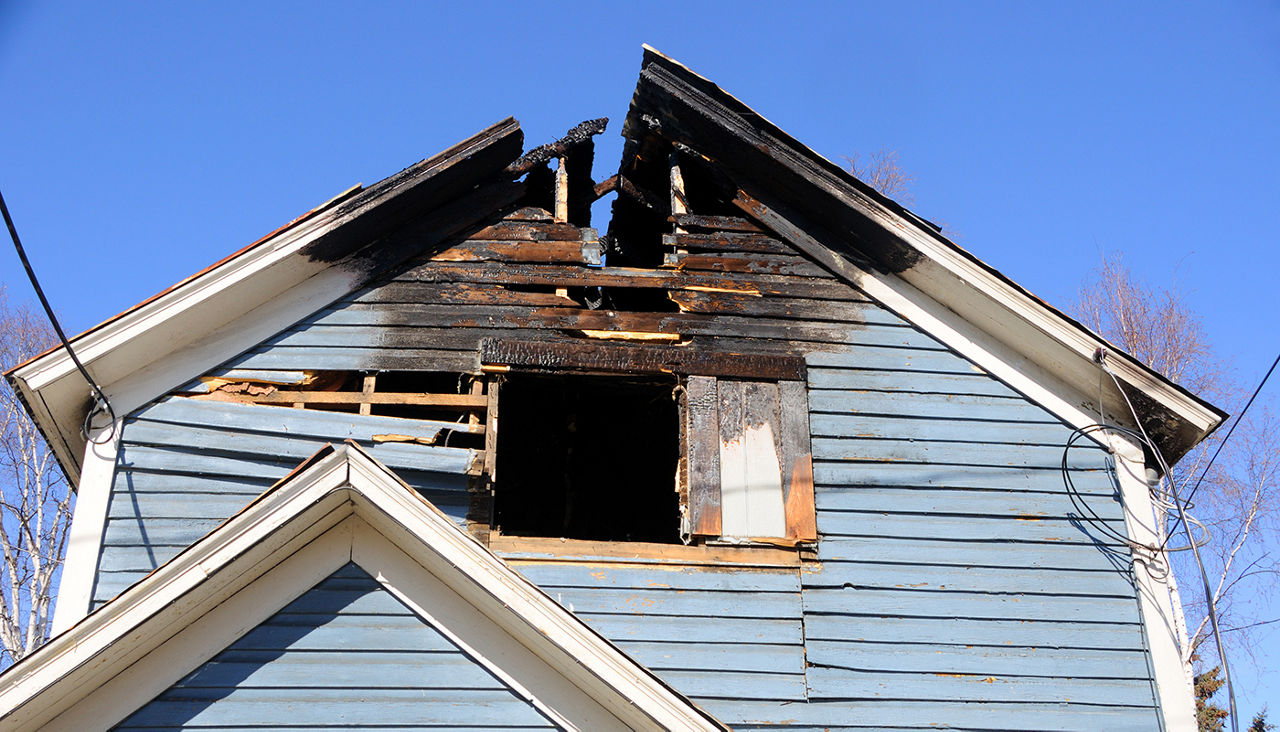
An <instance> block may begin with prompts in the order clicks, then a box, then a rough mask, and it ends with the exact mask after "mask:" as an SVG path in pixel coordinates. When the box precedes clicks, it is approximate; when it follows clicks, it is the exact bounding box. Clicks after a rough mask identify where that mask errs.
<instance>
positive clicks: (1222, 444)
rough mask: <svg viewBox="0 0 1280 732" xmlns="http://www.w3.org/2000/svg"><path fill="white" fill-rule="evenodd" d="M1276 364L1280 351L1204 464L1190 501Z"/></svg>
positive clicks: (1192, 489)
mask: <svg viewBox="0 0 1280 732" xmlns="http://www.w3.org/2000/svg"><path fill="white" fill-rule="evenodd" d="M1276 364H1280V353H1278V354H1276V360H1274V361H1272V362H1271V368H1269V369H1267V373H1266V375H1265V376H1263V377H1262V381H1260V382H1258V388H1257V389H1254V390H1253V396H1251V397H1249V401H1248V402H1246V403H1245V405H1244V409H1241V410H1240V416H1238V417H1236V421H1235V422H1233V423H1231V429H1229V430H1227V436H1226V437H1224V438H1222V442H1219V443H1218V449H1217V450H1214V451H1213V457H1211V458H1209V463H1208V464H1207V465H1205V466H1204V470H1203V471H1202V472H1201V473H1200V477H1199V478H1197V479H1196V484H1195V485H1193V486H1191V492H1190V493H1188V494H1187V500H1188V501H1190V500H1191V499H1192V498H1194V497H1195V495H1196V491H1197V490H1199V489H1200V482H1201V481H1203V480H1204V476H1206V475H1208V474H1209V468H1212V467H1213V461H1214V460H1217V459H1218V454H1219V453H1221V452H1222V447H1223V446H1224V445H1226V444H1227V440H1230V439H1231V433H1233V432H1235V431H1236V426H1237V425H1239V424H1240V423H1241V422H1243V421H1244V415H1245V413H1246V412H1248V411H1249V407H1251V406H1253V400H1254V399H1257V398H1258V392H1260V391H1262V387H1263V386H1266V384H1267V379H1270V378H1271V372H1273V371H1275V370H1276Z"/></svg>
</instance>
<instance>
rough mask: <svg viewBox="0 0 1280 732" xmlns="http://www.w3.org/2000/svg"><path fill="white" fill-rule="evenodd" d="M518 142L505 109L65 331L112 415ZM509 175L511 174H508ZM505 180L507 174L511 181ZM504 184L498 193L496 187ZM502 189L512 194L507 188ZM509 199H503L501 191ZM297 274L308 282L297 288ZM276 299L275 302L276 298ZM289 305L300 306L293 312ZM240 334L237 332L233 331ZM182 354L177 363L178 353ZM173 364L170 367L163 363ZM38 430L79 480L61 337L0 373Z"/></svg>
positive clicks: (493, 176) (367, 252) (366, 256)
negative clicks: (496, 118) (451, 141)
mask: <svg viewBox="0 0 1280 732" xmlns="http://www.w3.org/2000/svg"><path fill="white" fill-rule="evenodd" d="M522 148H523V135H522V133H521V131H520V125H519V123H518V122H517V121H515V120H514V119H512V118H507V119H505V120H503V121H502V122H499V123H497V124H495V125H492V126H490V127H488V128H487V129H485V130H483V131H482V132H480V133H478V134H476V135H474V136H472V137H470V138H468V139H467V140H464V141H462V142H460V143H458V144H457V145H454V146H452V147H450V148H448V149H447V150H445V151H443V152H441V153H440V154H438V155H435V156H433V157H431V158H429V159H427V160H424V161H422V162H420V163H418V164H416V165H413V166H411V167H409V168H406V169H405V170H403V171H401V172H400V173H398V174H396V175H393V176H391V177H389V178H387V179H385V180H383V181H380V182H379V183H376V184H374V185H372V186H369V187H368V188H364V189H363V190H361V191H359V192H358V193H356V194H354V195H350V196H347V197H339V198H338V199H335V201H334V202H331V203H330V204H327V205H326V207H324V208H322V209H319V210H317V211H316V212H312V213H311V214H308V215H305V216H303V217H301V218H299V219H296V220H295V221H294V222H291V224H290V225H287V226H285V227H283V228H282V229H280V230H277V231H276V232H274V233H273V234H272V235H268V236H267V237H265V238H263V239H262V240H260V241H258V242H256V243H255V244H252V245H250V246H249V247H246V248H245V249H243V250H241V251H240V252H238V253H236V254H234V255H232V256H230V257H228V258H226V259H224V260H222V261H220V262H218V263H217V264H215V265H213V266H211V267H209V268H207V269H205V270H203V271H202V272H200V273H198V274H196V275H193V276H192V277H189V278H187V279H186V280H184V281H183V282H181V283H179V284H177V285H175V286H174V287H171V288H169V289H168V290H165V291H164V292H162V293H161V294H159V295H157V296H155V297H152V298H150V299H148V300H146V301H144V302H143V303H140V304H139V305H137V306H135V307H133V308H131V309H129V310H127V311H125V312H123V313H121V314H119V315H117V316H115V317H113V318H111V319H109V320H107V321H105V322H104V323H102V324H100V325H98V326H95V327H94V328H91V329H90V330H88V331H86V332H84V333H82V334H80V335H78V336H76V337H75V338H73V339H72V341H71V343H72V347H73V348H74V349H75V351H76V355H77V356H78V357H79V358H80V360H81V361H82V362H83V363H84V364H85V366H86V368H87V369H88V370H89V372H90V373H91V374H93V376H94V378H95V379H97V380H98V382H99V385H100V386H101V387H102V389H103V391H104V392H106V394H107V396H108V398H110V399H111V401H112V403H113V406H114V407H115V411H116V413H117V416H119V417H123V416H124V415H125V414H127V413H128V412H129V411H131V410H133V409H135V408H137V407H138V406H141V405H142V404H145V403H146V402H147V401H149V400H151V399H153V398H155V397H156V396H157V395H158V394H161V393H163V392H164V391H165V390H167V389H171V388H174V387H176V386H178V385H180V384H181V383H182V382H183V381H185V380H187V379H190V378H194V377H195V376H196V375H198V374H199V373H200V371H199V369H201V368H205V369H207V368H211V367H212V366H214V365H216V364H217V363H218V362H220V361H221V360H225V359H226V358H229V357H230V356H233V355H235V353H237V352H238V349H242V348H244V347H248V346H249V345H252V344H251V343H248V342H247V336H249V335H250V334H252V335H254V336H257V337H259V338H266V337H269V336H270V335H272V334H273V333H274V332H275V331H276V330H278V329H279V328H282V327H286V326H288V325H289V323H290V322H292V321H288V322H279V323H276V322H274V321H273V320H271V319H270V318H262V319H261V322H259V323H257V324H256V325H257V326H259V327H250V328H237V327H233V326H235V325H236V324H237V323H238V322H239V321H241V320H243V319H244V318H245V317H246V316H250V315H254V314H257V315H261V314H263V312H264V311H265V310H267V309H268V305H269V304H270V303H271V301H272V300H273V299H279V298H280V296H281V294H282V293H285V292H287V291H288V292H294V293H295V294H296V296H297V297H296V298H295V299H297V300H298V301H299V305H298V308H299V309H298V311H297V312H290V311H288V309H287V308H286V309H285V310H284V311H283V314H282V315H281V316H280V317H284V318H286V319H287V318H288V317H294V319H295V320H296V319H297V317H302V316H304V315H306V314H307V313H306V312H302V310H304V309H305V308H306V307H310V308H313V309H318V308H319V307H323V306H324V305H325V304H327V303H326V302H325V301H323V298H325V297H328V299H329V300H332V299H336V298H338V297H341V296H343V295H345V294H346V293H347V292H349V291H351V290H352V289H354V288H355V287H357V286H359V285H360V284H361V283H363V282H364V281H365V280H367V279H368V277H369V276H370V275H371V273H372V272H373V270H374V269H376V268H381V267H385V266H387V265H388V264H389V263H391V262H392V261H394V260H395V257H396V256H399V255H401V254H407V253H404V252H394V253H391V254H388V253H386V252H380V251H376V250H371V247H370V246H369V245H370V244H371V243H373V242H376V241H377V240H378V239H379V237H381V236H384V235H385V234H387V233H389V232H391V231H394V230H395V229H397V228H398V227H402V226H405V225H406V224H407V223H408V222H411V221H420V220H422V218H423V217H424V216H425V215H426V214H427V212H429V211H431V210H432V209H433V208H436V207H439V206H441V205H444V204H447V203H449V202H450V201H453V200H456V199H458V198H459V197H460V196H462V195H464V194H467V193H469V192H471V191H473V190H475V189H476V187H477V186H478V185H480V184H481V183H483V182H486V181H494V180H505V177H504V173H503V171H504V169H505V167H506V166H507V165H508V164H509V163H510V162H511V161H512V160H514V159H516V158H517V157H518V156H519V155H520V153H521V151H522ZM508 177H509V176H508ZM511 185H515V184H514V182H511ZM503 195H506V194H505V193H503ZM507 197H510V196H507ZM504 200H505V199H504ZM304 285H305V288H304ZM277 309H278V308H277ZM295 316H296V317H295ZM241 336H244V337H241ZM179 362H180V363H179ZM170 366H174V367H170ZM7 376H8V378H9V379H10V382H11V383H13V384H15V385H16V387H17V389H18V392H19V394H20V395H21V397H22V399H23V400H24V401H25V402H26V404H27V405H28V407H29V409H30V411H31V414H32V417H33V419H34V420H35V422H36V424H37V426H38V427H39V428H40V430H41V431H42V432H43V433H44V434H45V436H46V437H47V438H49V439H48V441H49V444H50V446H51V447H52V449H53V450H54V454H55V455H56V456H57V458H58V461H59V463H61V464H62V466H63V468H64V470H65V471H66V472H67V474H68V476H69V477H70V478H71V479H72V482H73V483H75V482H77V481H78V474H79V468H80V460H81V455H82V453H83V451H84V437H83V436H82V435H81V434H80V428H81V424H82V422H83V420H84V417H85V415H86V414H87V413H88V410H89V409H90V408H91V406H92V401H91V400H90V399H89V397H88V387H87V385H85V384H84V383H83V378H82V377H81V376H80V375H79V373H78V372H77V369H76V368H75V365H74V364H73V363H72V361H71V359H70V357H69V356H68V355H67V352H66V349H64V348H56V349H53V350H50V351H48V352H46V353H44V354H42V355H40V356H38V357H36V358H33V359H31V360H30V361H28V362H26V363H24V364H21V365H19V366H17V367H15V368H13V369H11V370H10V372H9V373H8V374H7Z"/></svg>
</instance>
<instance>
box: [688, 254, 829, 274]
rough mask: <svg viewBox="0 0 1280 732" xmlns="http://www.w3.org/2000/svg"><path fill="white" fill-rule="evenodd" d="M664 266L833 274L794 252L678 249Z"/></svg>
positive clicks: (739, 271)
mask: <svg viewBox="0 0 1280 732" xmlns="http://www.w3.org/2000/svg"><path fill="white" fill-rule="evenodd" d="M665 266H668V267H674V268H676V269H681V270H691V271H699V272H733V273H738V274H774V275H791V276H795V277H831V273H830V272H828V271H827V270H825V269H823V268H822V267H819V266H818V265H816V264H814V263H813V262H810V261H809V260H807V259H805V258H804V257H800V256H797V255H794V254H754V253H751V254H737V253H728V252H725V253H719V254H686V253H677V254H674V255H672V257H671V258H670V259H669V260H668V262H667V263H666V265H665Z"/></svg>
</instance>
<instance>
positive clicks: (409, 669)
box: [116, 564, 555, 730]
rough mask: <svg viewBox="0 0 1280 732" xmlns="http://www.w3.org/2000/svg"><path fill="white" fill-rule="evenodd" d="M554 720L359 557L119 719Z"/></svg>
mask: <svg viewBox="0 0 1280 732" xmlns="http://www.w3.org/2000/svg"><path fill="white" fill-rule="evenodd" d="M375 725H376V726H378V727H379V728H397V729H426V728H436V729H438V728H441V727H447V728H449V729H477V730H479V729H484V730H500V729H554V728H555V727H554V725H552V724H551V723H550V722H549V721H548V720H547V719H546V718H545V717H544V716H543V715H542V714H541V713H539V712H538V711H537V710H536V709H535V708H534V707H533V706H532V705H531V704H529V703H528V702H527V701H525V700H524V699H523V698H521V697H519V696H517V695H516V694H515V693H513V692H512V691H511V690H510V689H509V688H508V687H506V686H505V685H504V684H503V683H502V682H501V681H500V680H499V679H498V678H496V677H495V676H493V675H492V674H491V673H489V671H488V670H486V669H485V668H484V667H483V666H481V665H480V664H478V663H477V662H476V661H475V660H473V659H472V658H471V657H469V656H468V655H467V654H466V653H465V652H463V651H462V650H461V649H459V648H458V647H457V646H455V645H454V644H453V643H452V642H451V641H450V640H449V639H447V638H446V637H445V636H443V635H441V634H440V633H439V631H437V630H436V629H435V628H433V627H431V626H430V625H428V624H427V623H426V622H425V621H423V620H422V619H421V618H419V617H418V616H416V615H414V614H413V613H412V612H411V611H410V610H409V609H408V608H406V607H405V606H404V605H403V604H401V603H400V601H399V600H397V599H396V598H395V597H393V596H392V595H391V594H390V593H389V592H387V591H386V590H385V589H383V588H382V586H381V585H379V584H378V583H377V581H375V580H374V579H373V578H372V577H370V576H369V575H368V574H366V573H365V572H364V571H363V570H362V569H360V568H359V567H357V566H355V565H354V564H349V565H347V566H346V567H344V568H342V569H340V570H338V571H337V572H336V573H334V574H333V575H332V576H330V577H329V578H328V579H326V580H324V581H323V582H321V583H320V584H318V585H316V587H314V588H313V589H311V590H309V591H307V592H306V593H305V594H303V595H302V596H301V597H299V598H298V599H297V600H295V601H294V602H292V603H290V604H289V605H288V606H286V607H285V608H284V609H283V610H281V611H280V612H279V613H277V614H276V615H274V616H272V617H271V618H270V619H268V620H267V621H266V622H264V623H263V624H262V625H259V626H258V627H256V628H254V629H253V630H251V631H249V632H248V633H247V634H245V635H244V636H243V637H241V638H240V639H239V640H237V641H236V642H235V643H233V644H232V645H231V646H230V647H228V648H227V649H226V650H224V651H222V652H221V653H219V654H218V655H217V656H215V657H214V658H212V659H211V660H210V661H208V662H207V663H205V664H204V665H202V666H200V668H198V669H196V670H195V671H193V672H192V673H190V674H188V675H187V676H186V677H184V678H183V679H181V680H180V681H178V682H177V683H176V684H174V685H173V686H172V687H170V688H169V689H168V690H167V691H165V692H164V693H162V694H160V695H159V696H158V697H156V698H155V699H154V700H152V701H151V702H149V703H148V704H146V705H145V706H143V707H142V708H141V709H139V710H138V711H137V712H136V713H134V714H133V715H131V716H130V717H129V718H128V719H126V720H125V721H124V722H121V723H120V724H119V725H118V726H117V727H116V729H120V730H157V729H165V730H186V729H200V730H231V729H245V728H252V729H254V730H273V729H291V730H292V729H297V728H299V727H304V728H308V729H350V728H351V727H353V726H362V727H369V726H375Z"/></svg>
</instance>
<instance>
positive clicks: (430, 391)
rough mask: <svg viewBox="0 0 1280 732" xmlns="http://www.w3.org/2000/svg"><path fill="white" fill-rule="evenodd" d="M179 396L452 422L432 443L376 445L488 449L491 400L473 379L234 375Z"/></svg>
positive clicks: (387, 437)
mask: <svg viewBox="0 0 1280 732" xmlns="http://www.w3.org/2000/svg"><path fill="white" fill-rule="evenodd" d="M180 395H181V396H185V397H187V398H190V399H197V400H202V401H218V402H235V403H241V404H263V405H270V406H278V407H288V408H293V409H312V410H320V411H328V412H343V413H349V414H360V415H368V416H375V417H378V416H382V417H399V418H402V419H420V420H427V421H432V422H446V423H447V422H453V423H456V424H457V427H456V429H444V430H441V431H440V432H438V433H437V434H436V436H435V437H434V438H430V439H427V438H422V437H410V436H405V435H397V434H394V433H387V434H379V435H374V436H373V439H374V441H375V442H416V443H420V444H446V445H448V446H450V447H464V448H475V449H483V448H484V432H485V420H484V418H483V416H484V414H485V411H486V409H487V408H488V403H489V400H488V396H487V395H486V394H485V391H484V383H483V381H482V380H479V379H477V378H476V377H474V376H471V375H469V374H461V373H453V372H429V371H384V372H362V371H306V372H279V375H274V374H272V373H271V372H264V371H255V372H235V371H231V372H228V373H226V374H223V375H220V376H218V377H216V378H207V379H202V380H201V382H200V383H199V385H198V386H193V387H189V388H187V389H185V390H184V391H183V392H180Z"/></svg>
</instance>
